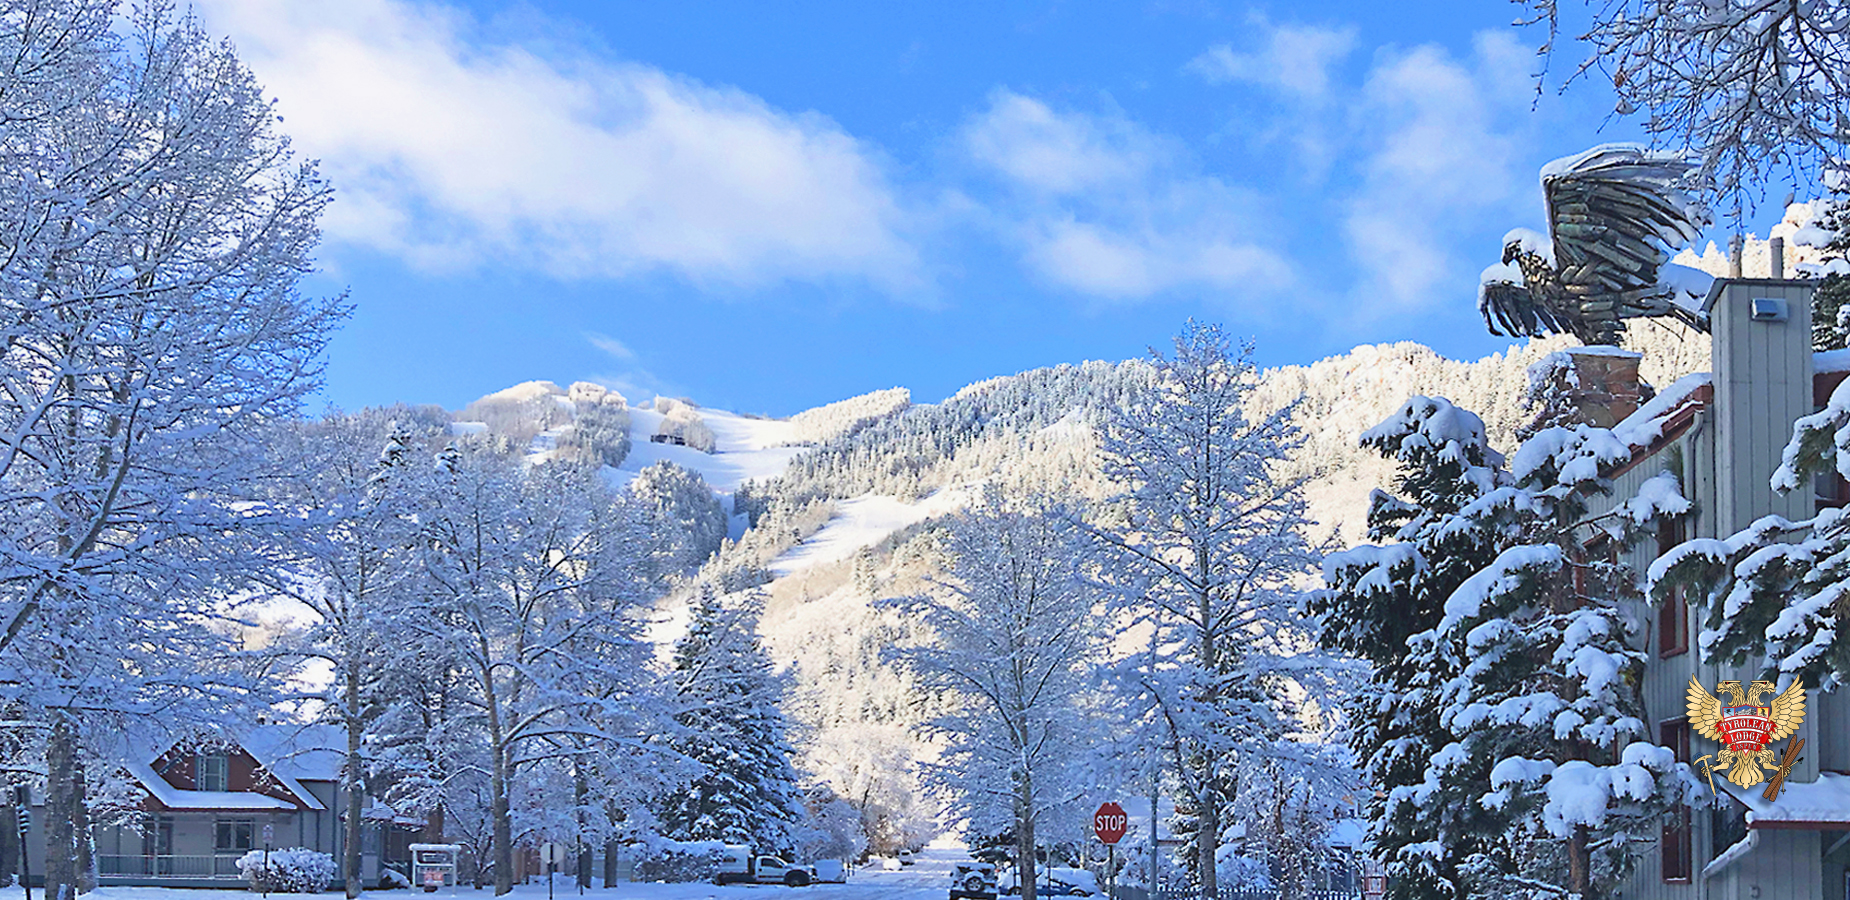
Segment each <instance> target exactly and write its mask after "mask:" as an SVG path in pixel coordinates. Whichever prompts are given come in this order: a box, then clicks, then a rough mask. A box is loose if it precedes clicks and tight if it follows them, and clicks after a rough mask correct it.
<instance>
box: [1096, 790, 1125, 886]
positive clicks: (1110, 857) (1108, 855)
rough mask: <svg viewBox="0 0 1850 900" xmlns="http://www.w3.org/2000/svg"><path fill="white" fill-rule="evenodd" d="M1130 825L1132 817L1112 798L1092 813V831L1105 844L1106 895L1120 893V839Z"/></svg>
mask: <svg viewBox="0 0 1850 900" xmlns="http://www.w3.org/2000/svg"><path fill="white" fill-rule="evenodd" d="M1129 825H1130V817H1129V816H1127V815H1125V814H1124V807H1122V806H1119V805H1118V804H1116V803H1113V802H1111V801H1110V800H1107V801H1105V802H1104V803H1101V804H1099V806H1098V812H1095V813H1093V814H1092V833H1093V834H1096V835H1098V839H1099V842H1100V843H1102V844H1104V845H1105V896H1107V897H1116V896H1117V895H1118V841H1119V840H1122V839H1123V837H1124V829H1125V828H1126V827H1127V826H1129Z"/></svg>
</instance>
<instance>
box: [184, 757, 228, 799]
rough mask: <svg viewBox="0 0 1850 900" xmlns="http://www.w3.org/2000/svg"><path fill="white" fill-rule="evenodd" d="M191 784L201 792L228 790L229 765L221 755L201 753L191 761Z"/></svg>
mask: <svg viewBox="0 0 1850 900" xmlns="http://www.w3.org/2000/svg"><path fill="white" fill-rule="evenodd" d="M193 766H194V769H193V771H194V773H195V778H194V779H193V784H194V786H195V787H196V788H197V789H198V790H202V791H228V790H230V789H231V788H230V771H231V765H230V763H229V761H228V760H226V759H225V754H223V753H201V754H199V757H198V758H197V759H195V760H194V761H193Z"/></svg>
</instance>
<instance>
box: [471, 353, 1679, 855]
mask: <svg viewBox="0 0 1850 900" xmlns="http://www.w3.org/2000/svg"><path fill="white" fill-rule="evenodd" d="M1630 341H1631V344H1632V346H1633V348H1634V349H1638V350H1641V351H1643V353H1644V355H1645V359H1644V364H1643V366H1642V374H1643V375H1644V377H1645V378H1646V380H1647V381H1650V382H1652V383H1654V384H1659V385H1667V384H1669V383H1671V382H1672V381H1674V380H1675V379H1676V378H1677V377H1679V376H1681V375H1683V374H1686V373H1688V372H1691V371H1698V370H1702V369H1706V367H1707V365H1708V342H1707V340H1706V338H1704V337H1703V336H1700V335H1690V334H1688V333H1686V332H1684V330H1683V329H1682V328H1681V327H1680V326H1676V325H1660V324H1656V323H1639V324H1638V325H1636V326H1635V327H1634V328H1633V329H1632V337H1631V339H1630ZM1569 343H1571V341H1569V340H1567V339H1561V338H1557V339H1548V340H1538V341H1531V342H1528V343H1524V344H1520V345H1513V346H1511V347H1510V348H1509V349H1508V350H1506V351H1504V352H1502V353H1499V354H1495V355H1492V356H1489V357H1485V358H1483V359H1480V360H1475V361H1471V362H1461V361H1456V360H1450V359H1446V358H1444V357H1442V356H1440V355H1439V354H1437V353H1435V352H1434V351H1432V350H1431V349H1429V348H1427V347H1425V346H1423V345H1420V344H1414V343H1399V344H1386V345H1369V346H1362V347H1357V348H1355V349H1354V350H1352V351H1350V352H1348V353H1345V354H1342V355H1340V356H1334V357H1330V358H1328V359H1324V360H1320V361H1317V362H1315V363H1311V364H1308V365H1302V366H1286V367H1282V368H1277V369H1271V370H1267V371H1265V372H1264V373H1262V384H1261V386H1260V388H1259V390H1257V391H1256V392H1255V394H1254V398H1255V399H1254V402H1255V404H1256V405H1257V406H1258V407H1260V408H1257V409H1255V410H1253V412H1254V413H1262V412H1270V411H1272V410H1275V409H1279V408H1282V407H1284V406H1286V405H1288V404H1292V403H1296V404H1297V406H1296V417H1297V421H1298V422H1299V424H1300V426H1301V427H1302V428H1303V430H1304V433H1305V438H1306V440H1305V443H1304V446H1303V448H1302V449H1301V450H1300V452H1299V453H1298V454H1297V456H1296V457H1295V458H1294V459H1292V460H1291V462H1290V465H1291V466H1292V467H1293V469H1294V470H1295V472H1296V473H1298V474H1303V475H1306V476H1309V478H1310V481H1309V489H1308V494H1309V500H1310V506H1311V512H1312V515H1313V517H1314V518H1315V519H1316V520H1317V521H1318V522H1319V523H1320V525H1321V527H1323V528H1324V529H1326V533H1327V532H1335V533H1337V534H1339V535H1340V537H1341V539H1342V540H1343V541H1344V542H1354V541H1355V540H1357V539H1359V538H1360V536H1361V531H1362V520H1363V515H1364V512H1365V510H1366V507H1367V498H1368V493H1369V491H1370V490H1372V489H1374V488H1376V487H1380V486H1384V485H1386V484H1388V482H1389V481H1390V479H1391V477H1392V474H1393V472H1392V468H1391V466H1390V465H1389V464H1388V463H1387V462H1385V461H1384V460H1381V459H1380V458H1379V457H1377V456H1375V455H1374V454H1373V453H1371V452H1368V451H1364V450H1363V449H1361V448H1360V447H1359V446H1358V445H1357V443H1356V439H1357V436H1358V435H1359V434H1360V432H1361V431H1362V430H1364V429H1366V428H1368V427H1369V426H1371V425H1373V424H1375V423H1376V422H1379V421H1381V420H1382V419H1383V418H1385V417H1387V416H1388V415H1389V414H1391V413H1392V412H1393V411H1394V409H1395V408H1397V407H1398V406H1399V405H1400V404H1401V403H1403V402H1404V401H1405V400H1406V399H1407V397H1408V396H1410V395H1413V394H1429V395H1438V396H1444V397H1446V398H1448V399H1450V400H1452V401H1454V402H1456V403H1458V404H1460V405H1462V406H1464V407H1466V408H1469V409H1472V410H1474V411H1476V412H1478V413H1479V414H1480V415H1481V416H1482V417H1483V418H1484V421H1485V424H1486V426H1487V427H1488V429H1489V433H1490V436H1491V440H1492V442H1493V443H1494V444H1496V445H1497V446H1499V447H1500V448H1503V449H1508V448H1511V447H1512V446H1513V445H1514V442H1515V440H1514V436H1515V432H1516V430H1517V429H1518V428H1519V427H1521V426H1522V425H1523V424H1524V423H1525V421H1526V420H1527V413H1526V411H1525V410H1524V409H1523V408H1522V407H1521V402H1520V401H1521V397H1522V395H1523V392H1524V388H1525V386H1526V383H1527V377H1526V370H1527V368H1528V367H1529V366H1530V365H1531V364H1533V363H1535V362H1537V361H1540V360H1541V359H1542V358H1544V357H1545V356H1547V355H1548V354H1549V353H1551V352H1553V351H1555V350H1558V349H1560V348H1561V347H1563V346H1566V345H1567V344H1569ZM1148 372H1149V367H1148V366H1147V365H1146V364H1145V363H1143V362H1142V361H1135V360H1134V361H1129V362H1122V363H1110V362H1087V363H1081V364H1077V365H1061V366H1055V367H1051V368H1046V369H1036V370H1032V371H1028V372H1023V373H1020V374H1017V375H1011V376H1005V377H1000V378H992V379H989V380H986V381H983V382H979V383H977V384H973V385H971V386H969V387H967V388H965V389H963V390H962V391H959V392H958V393H957V394H956V395H954V396H952V397H949V398H946V399H944V400H942V401H940V402H937V403H912V402H911V398H910V396H909V395H908V394H907V393H906V392H905V391H904V390H902V389H891V390H886V391H878V392H874V393H871V394H866V395H863V396H860V397H854V398H849V399H847V400H843V401H840V402H838V403H833V404H829V405H828V406H824V407H820V408H818V409H815V410H810V411H807V412H804V413H801V414H799V415H797V416H793V417H791V418H790V419H767V418H760V417H754V416H746V415H740V414H737V413H732V412H726V411H723V410H715V409H709V408H704V407H701V406H698V405H697V404H695V403H693V402H692V401H689V400H685V399H672V398H665V397H658V398H652V399H650V400H646V401H642V402H639V403H636V404H631V403H630V402H629V401H628V400H627V398H624V397H622V396H621V395H619V394H616V393H615V392H611V391H608V390H606V389H603V388H601V387H598V386H596V385H589V384H575V385H572V386H571V387H569V388H561V387H559V386H558V385H557V384H554V383H552V382H544V381H539V382H528V383H525V384H522V385H517V386H515V387H512V388H509V389H507V390H505V391H501V392H497V393H495V394H491V395H489V396H487V397H484V398H482V399H481V400H478V401H476V402H475V403H473V404H470V406H469V407H467V408H465V409H464V410H463V411H462V412H461V413H459V414H458V415H457V416H456V420H457V421H456V422H455V423H454V424H453V425H452V428H453V429H454V430H456V431H468V432H481V431H487V432H489V433H491V434H495V435H498V436H502V437H504V438H506V439H507V440H510V441H514V442H517V445H524V446H525V447H526V448H527V453H528V455H529V457H530V458H531V459H533V460H535V461H536V462H537V461H543V460H546V459H551V458H555V457H559V456H561V455H565V454H593V455H595V456H596V457H597V458H598V459H600V460H601V461H602V462H604V463H605V464H606V470H605V471H606V476H607V478H608V480H609V481H610V482H611V483H612V484H613V485H615V486H622V485H625V484H628V483H629V482H630V481H632V480H633V479H635V478H636V476H637V474H638V473H639V472H641V471H642V470H643V469H644V468H646V467H648V466H650V465H653V464H655V463H657V462H660V461H664V460H665V461H668V462H672V463H674V464H675V465H678V466H681V467H683V468H686V469H689V470H692V471H694V472H697V473H699V475H700V476H701V477H702V478H703V479H704V480H705V481H706V483H707V484H708V485H709V486H710V487H711V488H712V489H713V490H714V491H715V493H716V494H718V496H719V497H720V499H721V502H722V504H723V505H724V508H725V509H726V510H727V512H728V513H729V514H731V516H732V520H731V521H732V527H731V529H730V537H731V540H729V541H728V542H727V543H726V544H725V545H724V546H723V547H722V548H721V549H720V550H719V551H718V552H717V553H716V554H715V555H714V556H713V557H712V558H711V559H709V560H708V561H707V563H706V564H705V566H704V567H703V568H702V569H701V572H700V576H699V577H700V579H701V580H704V581H706V582H709V583H712V584H716V585H718V586H720V587H721V589H722V590H727V591H734V590H744V589H753V588H756V589H760V590H762V591H764V593H765V595H766V604H765V613H764V617H763V620H762V623H761V630H762V633H763V637H764V639H765V643H766V646H767V648H768V649H769V650H770V652H771V653H772V654H773V656H774V658H775V659H776V660H777V661H778V663H779V664H780V665H781V666H783V667H784V668H785V670H786V671H787V672H788V673H790V677H791V678H792V684H793V692H792V699H793V701H794V702H793V704H792V709H791V712H792V713H793V714H794V716H795V717H796V718H797V720H798V721H799V723H800V725H801V729H800V736H801V740H800V744H801V747H802V750H803V752H804V755H805V758H804V762H805V764H806V767H807V768H808V769H809V770H810V771H812V772H814V773H816V774H817V775H818V776H819V777H822V778H825V779H827V780H829V781H830V782H831V783H832V784H833V786H834V787H835V789H836V791H837V793H838V794H841V795H843V796H862V795H863V794H865V793H869V792H873V793H886V794H890V795H891V796H889V797H887V798H886V799H885V800H884V801H880V802H878V803H876V804H875V805H877V806H882V807H883V808H886V809H888V810H889V812H890V814H891V816H892V820H893V821H892V823H891V826H892V828H893V829H894V830H895V831H894V833H895V835H896V837H897V836H898V835H899V834H900V833H902V832H903V833H908V834H911V833H913V832H914V831H916V830H917V829H923V828H927V827H928V825H927V823H928V822H929V821H930V819H931V818H932V817H933V812H934V811H933V810H931V809H928V808H927V805H926V803H925V800H924V799H923V798H922V796H921V795H920V792H919V790H918V788H917V786H916V784H915V783H913V781H912V778H913V767H912V766H911V762H912V761H913V760H914V759H916V758H919V757H929V756H931V755H932V754H933V753H934V752H935V750H934V749H933V748H932V747H930V746H929V745H928V744H926V743H925V739H924V738H921V737H920V736H919V734H920V730H919V729H917V728H916V727H914V726H916V725H917V724H918V723H920V722H921V721H923V720H924V719H925V718H927V717H928V715H929V710H928V709H927V708H926V704H927V701H926V700H925V698H923V697H921V696H920V695H919V693H918V692H916V691H914V690H913V689H912V685H911V684H909V683H908V682H907V681H906V679H905V677H904V676H903V675H902V674H901V673H899V672H897V671H896V670H895V669H894V668H893V667H891V666H890V665H888V664H887V661H886V660H885V659H884V658H883V656H882V653H883V650H884V649H885V648H887V647H890V646H892V645H893V644H894V643H895V642H897V641H900V640H902V639H904V638H906V637H907V636H908V635H909V634H910V633H911V630H912V628H913V627H914V624H913V623H909V622H905V621H901V620H899V619H898V618H897V617H896V616H895V614H893V613H891V612H889V611H886V610H883V609H880V608H878V607H876V605H875V603H874V601H875V600H876V599H878V598H882V597H892V596H902V595H906V594H911V593H917V592H920V591H923V590H925V589H926V588H927V586H928V584H927V579H928V578H930V577H932V576H933V575H934V574H935V573H936V572H937V571H938V560H937V557H936V554H937V535H936V534H935V533H934V532H933V531H932V530H931V529H930V528H929V524H930V523H931V522H932V520H934V519H937V518H939V517H942V516H945V515H947V514H950V513H954V512H956V511H957V510H958V509H960V508H962V507H963V506H964V505H966V504H967V503H968V502H970V500H971V499H972V498H973V497H975V496H977V495H978V494H979V493H980V491H981V488H982V486H983V485H984V484H986V483H992V482H993V483H999V484H1002V485H1005V486H1010V487H1017V488H1021V487H1027V488H1045V489H1049V490H1058V491H1062V492H1077V493H1079V494H1082V495H1088V496H1093V497H1097V496H1102V495H1104V494H1105V493H1106V492H1107V485H1105V484H1104V482H1103V479H1102V476H1101V475H1100V473H1099V470H1098V465H1097V460H1096V432H1095V426H1096V425H1097V424H1098V423H1099V422H1101V421H1102V420H1103V417H1104V414H1105V412H1106V410H1108V409H1110V408H1111V407H1113V406H1114V405H1116V404H1118V403H1120V402H1122V400H1123V399H1124V398H1125V397H1126V396H1127V395H1128V394H1129V393H1130V392H1131V391H1132V390H1134V389H1135V388H1136V387H1137V386H1138V385H1139V384H1141V383H1142V381H1143V380H1144V379H1145V378H1147V377H1148ZM619 424H620V425H621V428H620V429H619V428H617V427H616V426H617V425H619ZM619 431H620V432H621V433H619ZM684 599H685V598H684V597H671V598H668V599H667V600H666V601H664V608H663V613H664V625H663V627H662V628H661V629H659V630H658V631H657V635H658V636H659V637H660V638H662V639H663V640H664V641H665V642H666V641H670V640H672V638H673V637H674V634H673V631H674V630H675V628H676V627H677V625H678V624H679V623H680V622H681V621H683V612H684V610H683V608H681V604H682V603H683V602H684ZM909 829H910V830H911V831H909Z"/></svg>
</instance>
